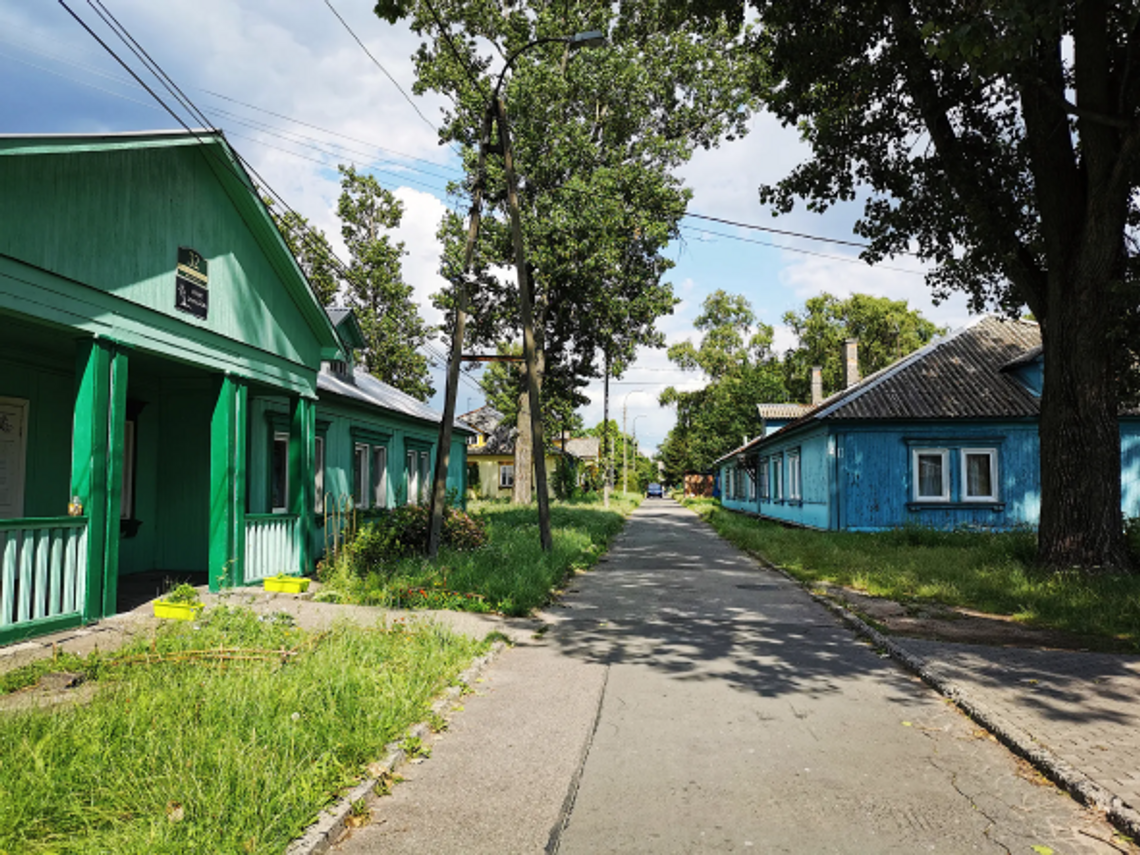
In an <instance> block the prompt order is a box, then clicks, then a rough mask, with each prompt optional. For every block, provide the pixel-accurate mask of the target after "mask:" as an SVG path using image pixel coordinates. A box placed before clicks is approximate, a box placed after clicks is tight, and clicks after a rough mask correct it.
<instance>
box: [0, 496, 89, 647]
mask: <svg viewBox="0 0 1140 855" xmlns="http://www.w3.org/2000/svg"><path fill="white" fill-rule="evenodd" d="M86 590H87V520H86V519H85V518H83V517H52V518H49V519H23V520H0V630H4V629H8V628H10V627H14V626H16V625H18V624H30V623H34V622H35V621H39V620H43V619H45V618H57V617H63V616H65V615H73V614H78V613H81V612H82V611H83V603H84V597H85V594H86Z"/></svg>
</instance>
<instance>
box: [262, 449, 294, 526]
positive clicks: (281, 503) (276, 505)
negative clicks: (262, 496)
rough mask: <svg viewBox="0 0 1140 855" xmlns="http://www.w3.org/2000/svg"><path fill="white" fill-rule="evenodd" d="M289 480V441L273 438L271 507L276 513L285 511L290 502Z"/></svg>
mask: <svg viewBox="0 0 1140 855" xmlns="http://www.w3.org/2000/svg"><path fill="white" fill-rule="evenodd" d="M288 480H289V439H288V437H283V436H276V437H274V438H273V468H272V472H271V483H270V492H271V494H272V495H271V497H270V507H271V508H272V509H273V510H275V511H283V510H285V507H286V504H287V502H288V496H287V495H286V494H287V492H288ZM262 483H264V482H262Z"/></svg>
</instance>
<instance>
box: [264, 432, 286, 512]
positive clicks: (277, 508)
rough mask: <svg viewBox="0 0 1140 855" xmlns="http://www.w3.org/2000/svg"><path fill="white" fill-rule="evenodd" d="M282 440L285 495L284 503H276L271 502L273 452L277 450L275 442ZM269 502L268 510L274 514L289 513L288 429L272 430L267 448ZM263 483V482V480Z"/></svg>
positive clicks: (282, 485) (283, 488)
mask: <svg viewBox="0 0 1140 855" xmlns="http://www.w3.org/2000/svg"><path fill="white" fill-rule="evenodd" d="M282 441H284V443H285V471H284V472H283V473H282V474H283V475H284V477H283V478H282V481H283V483H282V484H281V490H282V493H281V494H282V495H283V496H284V497H285V504H284V505H277V504H274V502H273V498H274V496H273V478H274V475H275V472H274V469H275V467H274V465H273V453H274V452H275V451H276V450H277V443H279V442H282ZM269 467H270V472H269V504H270V505H271V508H270V510H271V511H272V512H273V513H275V514H287V513H289V433H288V431H281V430H278V431H274V432H273V447H272V448H271V449H270V450H269ZM263 483H264V482H263Z"/></svg>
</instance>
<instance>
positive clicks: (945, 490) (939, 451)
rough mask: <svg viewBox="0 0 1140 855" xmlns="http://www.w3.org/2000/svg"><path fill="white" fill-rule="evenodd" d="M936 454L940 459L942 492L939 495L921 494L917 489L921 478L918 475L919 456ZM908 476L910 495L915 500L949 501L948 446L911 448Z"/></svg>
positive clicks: (920, 483)
mask: <svg viewBox="0 0 1140 855" xmlns="http://www.w3.org/2000/svg"><path fill="white" fill-rule="evenodd" d="M932 456H937V457H940V458H941V459H942V492H941V494H939V495H922V494H921V493H919V489H920V487H921V485H922V479H921V477H919V458H920V457H932ZM910 477H911V485H912V486H911V496H912V497H913V499H914V501H916V502H949V501H950V449H948V448H912V449H911V451H910Z"/></svg>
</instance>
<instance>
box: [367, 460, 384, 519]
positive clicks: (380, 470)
mask: <svg viewBox="0 0 1140 855" xmlns="http://www.w3.org/2000/svg"><path fill="white" fill-rule="evenodd" d="M370 460H371V466H372V469H371V472H370V473H369V474H370V475H371V476H372V477H371V478H370V479H369V481H368V483H369V484H370V485H371V490H372V507H374V508H386V507H388V447H387V446H384V445H374V446H372V449H371V455H370Z"/></svg>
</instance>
